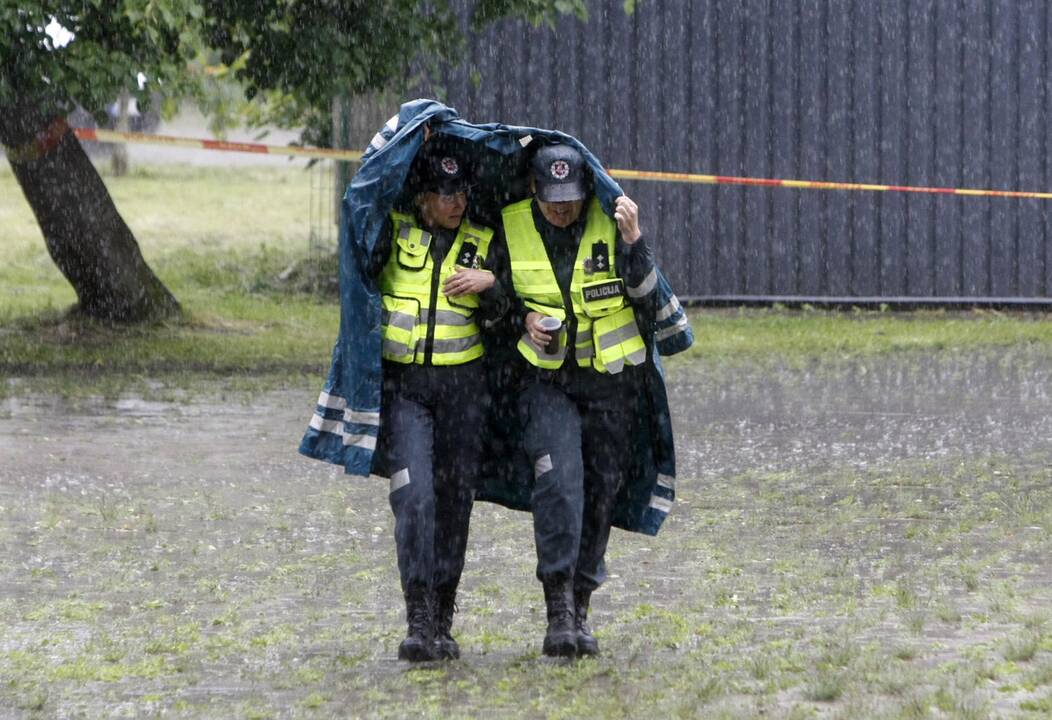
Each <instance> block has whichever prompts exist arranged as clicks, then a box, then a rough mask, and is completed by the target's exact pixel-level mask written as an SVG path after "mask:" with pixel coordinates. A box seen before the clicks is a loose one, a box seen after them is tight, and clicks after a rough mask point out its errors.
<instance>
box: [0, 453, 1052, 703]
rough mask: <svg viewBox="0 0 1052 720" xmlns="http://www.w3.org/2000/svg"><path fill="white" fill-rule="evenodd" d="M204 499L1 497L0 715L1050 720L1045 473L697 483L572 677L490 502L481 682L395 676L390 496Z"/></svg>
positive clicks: (148, 488) (480, 527) (479, 562)
mask: <svg viewBox="0 0 1052 720" xmlns="http://www.w3.org/2000/svg"><path fill="white" fill-rule="evenodd" d="M312 467H314V466H312ZM201 472H202V473H208V472H210V471H209V470H208V469H207V468H202V469H201ZM211 472H214V471H211ZM190 477H196V474H190V475H186V474H182V473H176V474H175V477H174V478H171V479H170V481H169V482H166V483H164V484H162V485H149V484H118V489H117V490H113V489H110V488H107V487H106V486H105V485H97V484H94V483H92V482H91V481H90V480H88V479H85V480H83V481H81V482H79V483H76V482H72V479H67V480H62V479H61V478H58V479H53V480H52V481H50V482H49V486H48V487H39V486H38V487H35V488H34V487H32V486H29V487H21V488H20V490H21V492H20V493H19V494H18V495H16V496H11V495H8V496H6V497H5V498H4V499H3V507H2V508H0V512H2V513H3V517H4V520H5V522H4V523H3V526H2V527H3V531H2V535H0V548H3V551H4V553H5V558H4V560H5V563H4V567H5V570H4V571H3V577H4V584H5V587H6V588H7V589H8V592H7V593H5V595H6V597H5V599H4V600H0V618H2V622H3V632H2V633H0V637H2V638H3V640H2V642H0V702H2V703H3V704H4V705H6V706H7V707H10V708H18V711H19V712H20V713H22V714H24V715H25V716H27V717H32V716H36V715H41V716H69V715H77V714H86V715H90V716H100V715H102V716H109V715H111V714H112V715H135V716H138V715H144V714H146V715H154V714H175V715H177V716H180V717H215V716H217V715H221V716H224V717H330V716H333V715H334V714H336V715H350V716H356V717H358V716H360V717H477V716H480V715H483V714H486V715H491V716H497V717H523V718H526V717H530V718H532V717H552V718H571V717H582V716H589V717H615V718H630V717H639V716H641V715H646V716H648V717H684V718H693V717H706V718H708V717H726V718H751V717H767V716H775V717H794V718H797V717H798V718H809V717H843V718H848V717H867V718H904V717H920V718H927V717H953V718H986V717H992V716H1004V717H1007V716H1013V717H1015V716H1018V717H1040V716H1041V713H1042V712H1045V711H1046V710H1045V708H1046V706H1047V704H1048V698H1049V697H1050V696H1052V628H1050V627H1049V623H1048V618H1047V615H1046V613H1047V588H1048V585H1047V580H1048V577H1047V564H1046V561H1045V558H1047V557H1048V552H1049V551H1050V550H1052V546H1050V545H1052V541H1050V539H1049V538H1050V537H1052V490H1049V489H1048V488H1049V487H1050V483H1049V480H1052V476H1050V473H1049V470H1048V469H1047V468H1044V469H1040V470H1033V469H1031V470H1029V471H1025V472H1024V471H1021V470H1020V468H1019V467H1017V466H1015V465H1014V464H1012V462H1011V461H1009V460H1007V459H1004V458H985V459H983V460H981V461H970V462H954V461H951V460H947V461H945V462H943V463H939V464H936V465H932V464H930V463H901V464H899V465H897V466H894V467H885V468H881V469H879V470H872V471H866V472H860V471H851V470H845V469H836V470H830V471H828V472H825V473H821V474H818V475H814V474H810V473H808V474H803V473H801V474H796V473H780V474H778V475H776V476H767V475H765V474H763V473H749V474H747V475H745V476H743V477H739V478H728V479H726V480H725V481H722V482H719V483H716V484H715V485H710V486H708V487H705V488H704V489H702V488H700V487H693V486H692V483H691V481H690V480H687V481H686V483H685V485H686V487H681V492H682V493H683V494H684V495H685V496H686V497H687V498H693V499H691V500H689V501H687V502H686V503H684V504H682V505H680V506H679V507H678V508H677V511H676V513H675V517H674V518H673V519H671V520H670V522H669V524H668V526H667V527H666V529H665V530H663V531H662V534H661V535H660V537H659V538H644V537H640V536H636V535H629V534H624V533H615V537H614V540H613V542H612V544H611V553H610V561H611V566H612V567H613V568H614V575H613V576H612V577H611V579H610V581H609V582H608V584H607V585H606V586H605V587H604V588H603V590H602V591H601V592H600V593H598V594H597V596H596V601H595V609H594V616H595V622H596V625H597V633H598V637H599V639H600V642H601V643H602V646H603V648H604V652H603V654H602V655H601V656H600V657H599V658H597V659H594V660H588V661H580V662H552V661H548V660H546V659H544V658H542V657H540V655H539V644H540V638H541V634H542V632H543V625H544V620H543V617H544V611H543V601H542V599H541V597H540V589H539V587H536V582H535V581H534V580H533V578H532V560H531V556H532V553H531V541H530V532H529V525H528V521H527V518H526V516H525V515H522V514H519V513H512V512H510V511H506V510H503V509H499V508H495V507H493V506H489V505H480V506H479V507H478V508H477V510H476V518H475V521H474V526H473V532H474V535H473V540H472V545H471V552H470V555H469V563H468V571H467V577H466V579H465V585H464V588H463V592H462V595H461V598H460V607H461V611H460V613H459V614H458V615H457V621H456V628H457V634H458V637H459V639H460V642H461V645H462V648H463V651H464V658H463V659H462V660H461V661H458V662H452V663H436V664H427V665H423V666H420V667H410V666H408V665H405V664H402V663H398V662H397V661H395V660H394V659H393V658H394V653H395V649H396V647H397V643H398V641H399V640H400V638H401V632H402V628H401V623H400V611H399V609H398V603H397V601H396V599H395V598H396V597H397V593H396V590H395V588H397V575H396V574H395V570H394V562H393V552H392V551H391V548H390V543H389V538H390V533H391V527H390V524H391V523H390V519H389V513H388V512H387V508H386V507H385V506H384V503H383V502H382V501H379V500H380V499H381V497H382V496H381V494H380V493H379V491H377V490H376V488H375V487H373V486H372V485H371V484H370V483H355V484H347V483H332V482H330V481H328V479H327V478H326V473H324V472H314V473H308V474H306V475H301V476H300V477H299V479H297V480H296V482H295V483H294V484H289V483H286V482H278V483H274V482H265V483H259V482H254V481H252V480H251V479H249V478H246V477H243V476H240V475H239V476H237V477H235V478H233V479H232V481H229V482H224V483H217V484H203V483H201V482H200V481H191V480H190V479H189V478H190ZM64 483H65V485H64ZM72 489H77V490H78V491H77V492H68V490H72ZM1024 492H1025V493H1026V494H1028V495H1029V497H1030V500H1029V502H1028V503H1027V504H1026V505H1025V506H1023V505H1020V504H1019V503H1016V502H1014V501H1012V500H1011V498H1013V497H1016V496H1018V495H1019V494H1020V493H1024ZM247 498H251V500H249V501H248V502H246V499H247ZM991 505H998V506H999V512H997V513H996V514H991V512H990V508H991ZM17 548H22V549H17ZM12 560H13V561H14V562H11V561H12ZM969 578H974V579H975V581H974V582H973V581H970V580H969ZM947 608H949V609H950V610H949V611H947ZM918 618H919V619H920V620H919V621H918Z"/></svg>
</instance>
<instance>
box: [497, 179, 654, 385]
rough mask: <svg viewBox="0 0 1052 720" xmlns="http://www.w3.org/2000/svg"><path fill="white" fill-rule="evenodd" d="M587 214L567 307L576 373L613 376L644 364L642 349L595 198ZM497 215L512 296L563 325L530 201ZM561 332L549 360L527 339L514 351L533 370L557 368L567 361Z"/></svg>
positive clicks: (611, 228)
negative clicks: (580, 370)
mask: <svg viewBox="0 0 1052 720" xmlns="http://www.w3.org/2000/svg"><path fill="white" fill-rule="evenodd" d="M587 213H588V215H587V218H586V220H585V230H584V233H583V235H582V237H581V241H580V245H579V247H578V249H577V258H576V259H575V260H574V269H573V277H572V279H571V281H570V301H571V302H572V303H573V308H572V311H573V314H574V317H575V318H576V319H577V338H576V341H575V344H574V357H575V358H576V359H577V364H578V365H580V366H581V367H592V368H594V369H596V370H598V371H599V372H610V373H618V372H621V370H622V369H624V366H625V364H626V363H627V364H629V365H640V364H642V363H643V362H645V361H646V346H645V345H644V344H643V339H642V337H640V335H639V329H638V328H637V327H636V323H635V314H634V312H633V311H632V307H631V305H628V304H626V302H625V295H626V290H625V287H624V283H623V282H622V281H621V280H620V279H619V278H618V277H617V268H616V267H615V264H616V259H615V258H616V256H615V249H616V238H617V225H616V224H615V223H614V221H613V220H612V219H611V218H610V217H608V216H607V215H606V214H605V213H604V212H603V210H602V207H601V206H600V205H599V201H598V200H596V199H594V198H593V199H592V201H591V203H590V204H589V205H588V209H587ZM501 215H502V216H503V219H504V233H505V236H506V238H507V243H508V255H509V257H510V261H511V281H512V286H513V287H514V290H515V293H516V294H517V295H519V297H521V298H522V299H523V302H525V304H526V306H527V307H528V308H530V309H532V310H535V311H537V312H539V313H541V314H543V315H551V316H553V317H557V318H559V319H560V320H564V321H565V318H566V309H565V308H564V307H563V296H562V291H561V290H560V289H559V283H558V280H556V277H555V271H554V270H553V269H552V266H551V262H550V261H549V259H548V253H547V251H546V250H545V248H544V240H543V239H542V238H541V234H540V233H539V232H538V231H537V227H536V225H535V224H534V222H533V208H532V200H530V199H527V200H523V201H521V202H517V203H514V204H512V205H509V206H508V207H506V208H504V210H503V211H502V213H501ZM560 332H561V333H562V341H561V342H560V344H559V350H558V351H557V352H555V353H552V354H549V353H547V352H545V350H544V348H541V347H539V346H537V345H536V344H535V343H534V342H533V341H532V340H531V339H530V335H529V333H523V335H522V337H521V338H520V339H519V342H518V345H517V347H518V350H519V352H520V353H521V354H522V356H523V357H524V358H526V359H527V360H528V361H529V362H530V363H532V364H534V365H536V366H537V367H541V368H546V369H555V368H558V367H561V366H562V364H563V361H564V360H565V359H566V347H565V345H566V340H565V338H566V329H565V324H564V326H563V329H562V330H561V331H560ZM640 349H642V354H640Z"/></svg>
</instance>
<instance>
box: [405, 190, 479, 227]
mask: <svg viewBox="0 0 1052 720" xmlns="http://www.w3.org/2000/svg"><path fill="white" fill-rule="evenodd" d="M416 204H417V207H419V208H420V219H421V220H423V221H424V224H425V225H427V226H428V227H441V228H445V229H447V230H454V229H456V228H458V227H460V221H461V220H463V219H464V210H465V209H466V208H467V206H468V196H467V193H465V192H463V191H461V192H457V193H453V194H452V195H440V194H438V193H436V192H425V193H420V194H419V195H417V197H416Z"/></svg>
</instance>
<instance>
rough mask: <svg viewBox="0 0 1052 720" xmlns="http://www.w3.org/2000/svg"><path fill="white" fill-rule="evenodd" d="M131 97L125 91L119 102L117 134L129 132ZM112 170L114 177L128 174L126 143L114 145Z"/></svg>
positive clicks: (111, 162) (111, 161)
mask: <svg viewBox="0 0 1052 720" xmlns="http://www.w3.org/2000/svg"><path fill="white" fill-rule="evenodd" d="M130 102H131V96H130V95H129V94H128V91H127V90H125V91H124V92H122V93H121V96H120V98H119V99H118V100H117V127H115V128H114V129H115V130H116V131H117V132H128V131H129V130H131V124H130V123H129V122H128V104H129V103H130ZM110 170H112V171H113V176H114V177H124V176H125V175H127V174H128V146H127V145H125V144H124V143H114V145H113V155H111V156H110Z"/></svg>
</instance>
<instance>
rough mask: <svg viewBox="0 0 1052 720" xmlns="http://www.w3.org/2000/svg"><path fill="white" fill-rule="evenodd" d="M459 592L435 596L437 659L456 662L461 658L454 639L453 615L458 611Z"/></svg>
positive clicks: (438, 593) (440, 592)
mask: <svg viewBox="0 0 1052 720" xmlns="http://www.w3.org/2000/svg"><path fill="white" fill-rule="evenodd" d="M456 598H457V591H456V590H453V591H447V592H442V591H439V592H437V593H436V594H435V602H434V610H435V657H436V658H438V659H439V660H456V659H457V658H459V657H460V646H459V645H457V641H456V640H454V639H453V633H452V630H453V613H455V612H456V611H457V603H456Z"/></svg>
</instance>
